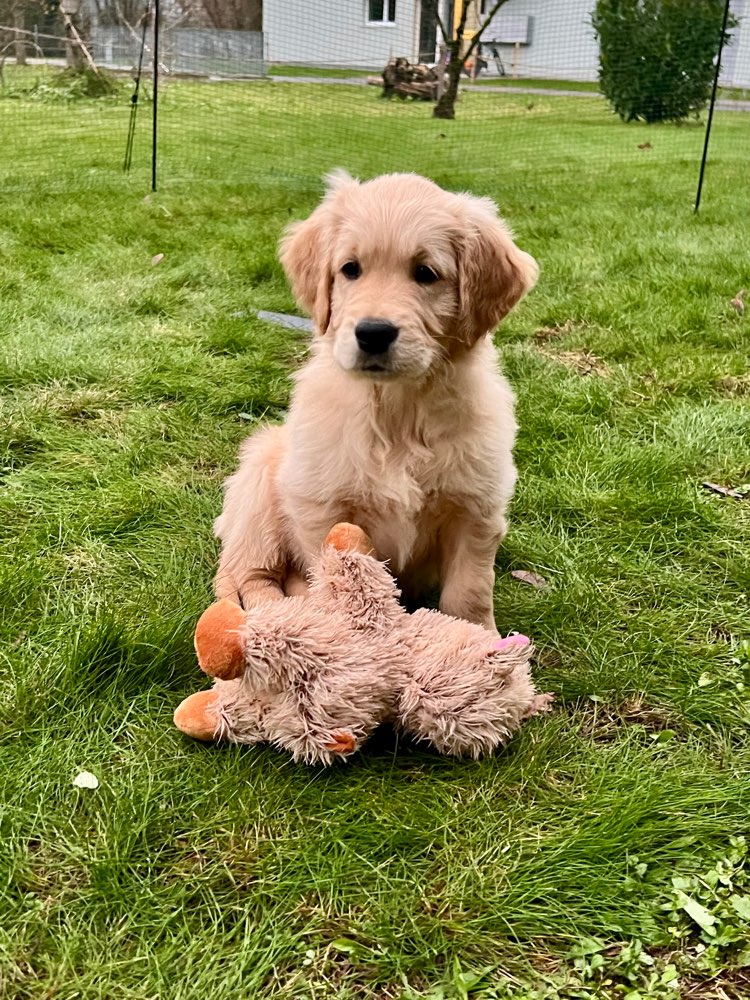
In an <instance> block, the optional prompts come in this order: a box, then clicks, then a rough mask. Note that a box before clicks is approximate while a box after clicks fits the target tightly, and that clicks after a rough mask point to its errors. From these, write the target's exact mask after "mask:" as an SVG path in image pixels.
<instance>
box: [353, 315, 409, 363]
mask: <svg viewBox="0 0 750 1000" xmlns="http://www.w3.org/2000/svg"><path fill="white" fill-rule="evenodd" d="M354 336H355V337H356V338H357V346H358V347H359V349H360V351H362V352H363V354H369V355H375V354H385V353H386V351H387V350H388V348H389V347H390V346H391V344H392V343H393V341H394V340H395V339H396V337H398V327H397V326H394V325H393V323H389V322H388V320H386V319H363V320H360V321H359V323H357V325H356V327H355V328H354Z"/></svg>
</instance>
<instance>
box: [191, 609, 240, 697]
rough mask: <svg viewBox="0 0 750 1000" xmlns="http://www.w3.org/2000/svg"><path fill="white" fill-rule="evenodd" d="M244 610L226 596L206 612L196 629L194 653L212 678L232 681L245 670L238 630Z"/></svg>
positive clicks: (205, 671) (202, 668)
mask: <svg viewBox="0 0 750 1000" xmlns="http://www.w3.org/2000/svg"><path fill="white" fill-rule="evenodd" d="M244 623H245V612H244V611H243V610H242V608H241V607H240V606H239V605H238V604H235V603H234V602H233V601H229V600H226V599H224V600H223V601H217V602H216V604H212V605H211V606H210V607H209V608H206V610H205V611H204V612H203V614H202V615H201V617H200V620H199V621H198V625H197V627H196V629H195V652H196V655H197V656H198V663H199V665H200V668H201V670H203V671H204V673H207V674H208V675H209V676H210V677H218V678H219V679H220V680H223V681H229V680H232V679H233V678H234V677H239V676H240V675H241V674H242V672H243V671H244V669H245V657H244V655H243V650H242V639H241V636H240V634H239V629H240V628H241V627H242V626H243V625H244Z"/></svg>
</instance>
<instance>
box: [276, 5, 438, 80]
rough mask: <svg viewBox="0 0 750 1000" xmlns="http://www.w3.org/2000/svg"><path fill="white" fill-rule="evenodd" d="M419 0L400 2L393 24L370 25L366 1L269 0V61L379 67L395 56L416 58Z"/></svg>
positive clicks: (378, 68)
mask: <svg viewBox="0 0 750 1000" xmlns="http://www.w3.org/2000/svg"><path fill="white" fill-rule="evenodd" d="M415 15H416V3H415V0H396V20H395V23H394V24H393V25H387V24H368V22H367V0H343V2H342V0H302V2H297V3H295V2H293V0H265V2H264V4H263V30H264V32H265V36H266V59H267V60H268V62H276V63H303V64H305V65H312V66H352V67H361V68H364V69H373V70H381V69H382V68H383V66H385V64H386V62H387V61H388V59H389V58H390V57H391V56H406V57H407V58H409V59H412V58H414V56H415V51H414V50H415V47H416V46H417V44H418V37H419V35H418V31H419V21H418V19H417V18H416V16H415Z"/></svg>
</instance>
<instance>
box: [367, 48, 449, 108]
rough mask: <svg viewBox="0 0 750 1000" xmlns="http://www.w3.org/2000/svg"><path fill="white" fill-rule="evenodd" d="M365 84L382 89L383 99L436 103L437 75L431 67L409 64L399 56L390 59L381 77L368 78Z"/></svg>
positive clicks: (421, 64)
mask: <svg viewBox="0 0 750 1000" xmlns="http://www.w3.org/2000/svg"><path fill="white" fill-rule="evenodd" d="M367 82H368V83H369V84H370V85H372V86H374V87H379V86H382V87H383V94H382V96H383V97H386V98H389V99H390V98H391V97H400V98H401V99H402V100H405V99H406V98H407V97H411V98H414V99H415V100H418V101H436V100H437V96H438V74H437V73H436V72H435V70H434V69H433V68H432V67H431V66H425V65H424V64H423V63H410V62H409V60H408V59H404V58H403V57H402V56H399V57H398V58H396V59H390V60H389V61H388V64H387V66H386V67H385V69H384V70H383V72H382V74H381V77H376V76H370V77H368V78H367Z"/></svg>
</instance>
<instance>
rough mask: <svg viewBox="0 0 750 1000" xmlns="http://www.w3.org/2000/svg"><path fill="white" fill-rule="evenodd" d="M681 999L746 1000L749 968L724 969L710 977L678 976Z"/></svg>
mask: <svg viewBox="0 0 750 1000" xmlns="http://www.w3.org/2000/svg"><path fill="white" fill-rule="evenodd" d="M680 985H681V987H682V992H681V993H680V996H681V998H682V1000H747V998H748V997H749V996H750V969H726V970H724V971H723V972H720V973H719V974H718V976H713V977H712V978H711V979H685V978H683V977H682V976H681V977H680Z"/></svg>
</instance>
